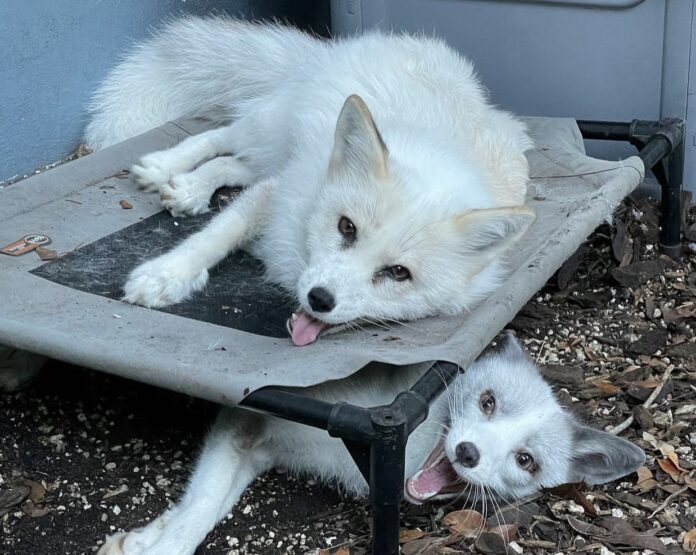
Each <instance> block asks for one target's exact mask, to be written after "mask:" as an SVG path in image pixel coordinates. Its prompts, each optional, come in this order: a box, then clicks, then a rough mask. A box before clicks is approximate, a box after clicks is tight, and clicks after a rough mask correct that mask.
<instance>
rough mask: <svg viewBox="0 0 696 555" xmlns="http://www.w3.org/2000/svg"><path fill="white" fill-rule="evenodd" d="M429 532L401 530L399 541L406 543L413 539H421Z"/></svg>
mask: <svg viewBox="0 0 696 555" xmlns="http://www.w3.org/2000/svg"><path fill="white" fill-rule="evenodd" d="M426 534H427V532H423V530H418V529H416V530H401V531H399V543H406V542H410V541H413V540H419V539H421V538H422V537H423V536H425V535H426Z"/></svg>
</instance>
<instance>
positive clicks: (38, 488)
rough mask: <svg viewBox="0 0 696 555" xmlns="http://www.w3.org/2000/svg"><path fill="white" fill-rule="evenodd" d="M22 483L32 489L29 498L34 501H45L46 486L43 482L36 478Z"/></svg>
mask: <svg viewBox="0 0 696 555" xmlns="http://www.w3.org/2000/svg"><path fill="white" fill-rule="evenodd" d="M22 484H23V485H25V486H27V487H28V488H29V489H30V492H29V499H31V500H32V501H33V502H34V503H43V500H44V497H45V496H46V488H45V487H43V485H42V484H40V483H39V482H35V481H34V480H23V481H22Z"/></svg>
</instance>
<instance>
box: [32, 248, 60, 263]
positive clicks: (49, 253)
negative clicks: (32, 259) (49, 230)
mask: <svg viewBox="0 0 696 555" xmlns="http://www.w3.org/2000/svg"><path fill="white" fill-rule="evenodd" d="M36 254H38V255H39V258H40V259H41V260H54V259H56V258H58V253H57V252H56V251H53V250H51V249H47V248H46V247H36Z"/></svg>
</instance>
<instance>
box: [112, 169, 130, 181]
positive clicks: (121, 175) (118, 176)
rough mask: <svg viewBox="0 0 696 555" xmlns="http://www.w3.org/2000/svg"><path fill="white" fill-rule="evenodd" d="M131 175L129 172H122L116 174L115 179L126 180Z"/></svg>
mask: <svg viewBox="0 0 696 555" xmlns="http://www.w3.org/2000/svg"><path fill="white" fill-rule="evenodd" d="M129 175H130V172H129V171H128V170H121V171H120V172H118V173H115V174H114V177H115V178H116V179H126V178H128V176H129Z"/></svg>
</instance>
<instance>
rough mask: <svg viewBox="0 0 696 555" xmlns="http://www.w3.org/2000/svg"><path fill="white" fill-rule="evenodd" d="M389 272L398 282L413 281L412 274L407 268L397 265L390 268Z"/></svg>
mask: <svg viewBox="0 0 696 555" xmlns="http://www.w3.org/2000/svg"><path fill="white" fill-rule="evenodd" d="M387 271H388V272H389V274H390V275H391V277H392V278H394V279H395V280H396V281H405V280H407V279H411V272H410V271H409V269H408V268H406V267H405V266H399V265H398V264H397V265H396V266H392V267H391V268H388V269H387Z"/></svg>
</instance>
